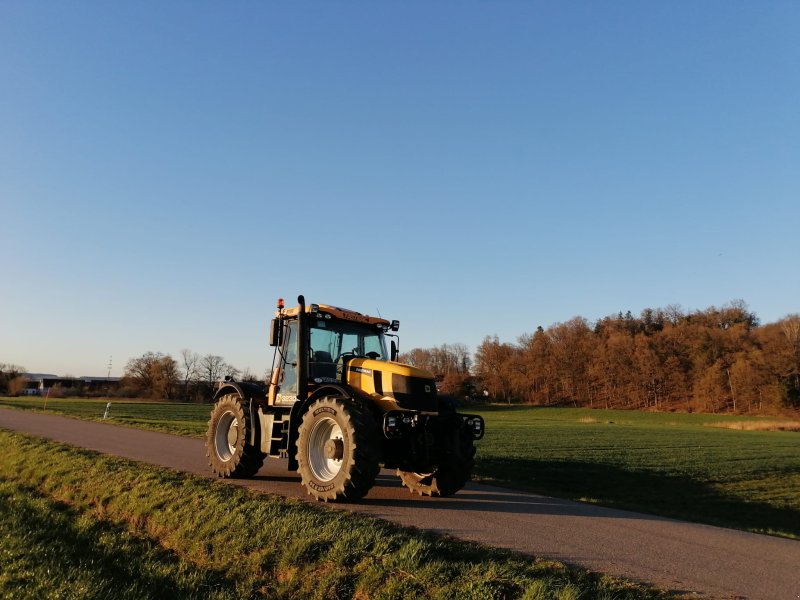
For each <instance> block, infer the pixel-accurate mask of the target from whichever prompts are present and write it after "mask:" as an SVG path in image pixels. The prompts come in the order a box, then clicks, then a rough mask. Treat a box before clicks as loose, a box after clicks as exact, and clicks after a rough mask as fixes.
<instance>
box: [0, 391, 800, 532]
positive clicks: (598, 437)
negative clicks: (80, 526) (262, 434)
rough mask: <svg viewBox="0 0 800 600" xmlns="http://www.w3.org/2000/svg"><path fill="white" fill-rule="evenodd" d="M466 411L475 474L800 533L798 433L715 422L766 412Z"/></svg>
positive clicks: (186, 418) (180, 420)
mask: <svg viewBox="0 0 800 600" xmlns="http://www.w3.org/2000/svg"><path fill="white" fill-rule="evenodd" d="M2 405H6V406H13V407H16V408H22V409H38V410H41V409H42V406H43V399H41V398H33V399H31V398H14V399H12V398H7V399H0V406H2ZM104 409H105V401H96V400H73V399H59V400H49V401H48V406H47V411H48V412H58V413H61V414H67V415H72V416H76V417H80V418H91V419H95V420H100V419H101V418H102V416H103V411H104ZM209 410H210V407H209V406H208V405H195V404H162V403H137V402H119V403H118V402H114V403H113V405H112V408H111V422H113V423H118V424H122V425H129V426H136V427H145V428H149V429H157V430H160V431H168V432H173V433H180V434H183V435H193V436H202V435H203V434H204V432H205V428H206V421H207V419H208V413H209ZM470 411H473V409H470ZM473 412H479V413H480V414H482V415H483V416H484V418H485V419H486V426H487V433H486V437H485V438H484V439H483V440H482V441H480V442H478V455H477V464H476V468H475V473H474V474H475V479H477V480H480V481H484V482H487V483H493V484H496V485H500V486H505V487H511V488H516V489H524V490H530V491H535V492H540V493H544V494H549V495H554V496H560V497H565V498H573V499H579V500H584V501H589V502H597V503H600V504H604V505H608V506H614V507H619V508H627V509H633V510H639V511H642V512H648V513H653V514H660V515H665V516H672V517H677V518H683V519H688V520H692V521H698V522H704V523H711V524H717V525H723V526H728V527H736V528H740V529H747V530H751V531H758V532H764V533H771V534H774V535H781V536H786V537H794V538H798V537H800V433H798V432H791V431H747V430H738V429H726V428H724V427H723V426H731V425H736V424H743V423H756V424H763V423H764V422H765V419H760V418H753V417H750V418H747V417H739V416H720V415H698V414H678V413H661V414H659V413H644V412H635V411H605V410H588V409H554V408H530V407H489V408H481V409H476V410H474V411H473ZM776 420H777V419H769V421H776ZM787 421H788V420H787Z"/></svg>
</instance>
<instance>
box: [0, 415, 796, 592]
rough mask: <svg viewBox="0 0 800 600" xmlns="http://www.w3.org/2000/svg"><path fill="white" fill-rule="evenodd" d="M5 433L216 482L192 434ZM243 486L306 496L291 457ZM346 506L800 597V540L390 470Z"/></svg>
mask: <svg viewBox="0 0 800 600" xmlns="http://www.w3.org/2000/svg"><path fill="white" fill-rule="evenodd" d="M0 427H3V428H7V429H14V430H18V431H24V432H28V433H32V434H35V435H39V436H42V437H46V438H50V439H54V440H58V441H61V442H65V443H68V444H72V445H75V446H81V447H84V448H89V449H92V450H96V451H98V452H103V453H106V454H113V455H116V456H123V457H126V458H131V459H134V460H139V461H143V462H147V463H152V464H156V465H161V466H164V467H169V468H172V469H176V470H179V471H184V472H188V473H194V474H197V475H204V476H211V473H210V471H209V468H208V466H207V464H206V456H205V448H204V444H203V442H202V441H200V440H196V439H192V438H186V437H180V436H174V435H167V434H163V433H155V432H150V431H144V430H140V429H132V428H127V427H118V426H114V425H110V424H105V423H93V422H88V421H79V420H77V419H70V418H65V417H58V416H55V415H42V414H35V413H29V412H24V411H17V410H11V409H0ZM479 452H480V449H479ZM0 460H2V459H0ZM234 483H236V484H237V485H243V486H245V487H248V488H251V489H254V490H257V491H260V492H270V493H277V494H281V495H283V496H291V497H295V498H305V497H306V496H305V493H304V490H303V488H302V487H301V486H300V478H299V475H297V474H296V473H289V472H287V470H286V462H285V461H277V460H267V462H266V464H265V465H264V468H263V469H262V470H261V471H260V472H259V474H258V475H257V476H256V477H255V478H253V479H250V480H237V481H235V482H234ZM336 507H337V508H338V507H341V508H344V509H346V510H351V511H354V512H360V513H364V514H367V515H370V516H373V517H379V518H382V519H386V520H389V521H393V522H395V523H399V524H401V525H408V526H415V527H419V528H422V529H429V530H432V531H437V532H440V533H444V534H448V535H452V536H455V537H459V538H463V539H468V540H474V541H477V542H481V543H485V544H490V545H492V546H498V547H503V548H510V549H512V550H517V551H520V552H524V553H527V554H531V555H535V556H539V557H543V558H551V559H555V560H559V561H563V562H566V563H569V564H573V565H579V566H582V567H585V568H587V569H590V570H592V571H598V572H602V573H608V574H610V575H616V576H621V577H626V578H629V579H633V580H637V581H642V582H645V583H649V584H653V585H656V586H658V587H661V588H663V589H670V590H677V591H682V592H686V593H694V594H698V595H700V596H702V597H709V598H725V599H730V598H749V599H762V600H772V599H774V600H797V599H800V541H794V540H786V539H780V538H773V537H769V536H763V535H756V534H752V533H745V532H741V531H735V530H730V529H723V528H719V527H711V526H707V525H697V524H693V523H685V522H681V521H675V520H671V519H665V518H662V517H655V516H652V515H645V514H639V513H633V512H626V511H619V510H612V509H608V508H601V507H597V506H593V505H590V504H582V503H578V502H571V501H568V500H560V499H557V498H548V497H545V496H538V495H535V494H528V493H524V492H516V491H510V490H506V489H501V488H496V487H490V486H485V485H477V484H470V485H468V486H467V487H466V488H465V489H464V490H462V491H461V492H459V493H458V494H456V495H455V496H452V497H450V498H420V497H419V496H412V495H411V494H410V493H409V492H408V491H407V490H406V489H405V488H403V487H402V486H401V485H400V481H399V479H398V478H397V477H395V476H394V475H393V474H392V473H390V472H388V471H383V472H381V474H380V475H379V477H378V481H377V484H376V486H375V487H374V488H373V489H372V490H371V491H370V493H369V494H368V495H367V497H366V498H364V499H363V500H362V501H361V502H359V503H357V504H346V505H336Z"/></svg>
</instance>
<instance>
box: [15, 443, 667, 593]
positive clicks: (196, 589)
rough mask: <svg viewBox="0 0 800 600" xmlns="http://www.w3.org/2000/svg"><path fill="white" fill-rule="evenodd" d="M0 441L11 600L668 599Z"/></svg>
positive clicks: (226, 489) (340, 515) (503, 555)
mask: <svg viewBox="0 0 800 600" xmlns="http://www.w3.org/2000/svg"><path fill="white" fill-rule="evenodd" d="M0 445H2V447H3V448H4V456H3V459H2V461H0V567H2V568H0V597H4V598H12V597H13V598H23V599H24V598H40V597H53V598H56V597H58V598H62V597H63V598H98V599H100V598H108V597H114V598H132V599H133V598H137V599H138V598H163V597H169V598H234V597H236V598H311V599H328V598H331V599H332V598H357V599H361V600H369V599H382V598H409V599H410V598H419V597H423V598H442V599H444V598H447V599H450V598H463V599H471V598H475V599H478V598H481V599H483V598H524V599H528V600H533V599H538V598H541V599H557V600H567V599H577V598H598V599H608V600H611V599H612V598H613V599H616V600H625V599H631V600H633V599H649V598H653V599H655V598H668V597H670V596H669V595H667V594H666V593H664V592H660V591H657V590H652V589H648V588H645V587H643V586H641V585H638V584H632V583H628V582H624V581H620V580H616V579H612V578H609V577H606V576H603V575H597V574H592V573H589V572H587V571H584V570H580V569H574V568H568V567H565V566H564V565H561V564H558V563H553V562H547V561H541V560H536V559H531V558H530V557H525V556H522V555H518V554H514V553H511V552H508V551H503V550H497V549H492V548H488V547H485V546H480V545H477V544H473V543H467V542H461V541H457V540H453V539H449V538H443V537H439V536H436V535H433V534H429V533H425V532H421V531H418V530H415V529H408V528H402V527H399V526H395V525H392V524H389V523H386V522H383V521H376V520H374V519H370V518H368V517H364V516H360V515H354V514H351V513H347V512H344V511H338V510H333V509H329V508H326V507H323V506H319V505H314V504H310V503H306V502H301V501H296V500H288V499H285V498H281V497H277V496H270V495H263V494H257V493H255V492H252V491H249V490H245V489H242V488H239V487H236V486H231V485H227V484H225V483H221V482H217V481H212V480H209V479H205V478H202V477H194V476H190V475H182V474H179V473H176V472H173V471H170V470H167V469H162V468H159V467H153V466H149V465H143V464H140V463H134V462H132V461H128V460H125V459H120V458H115V457H110V456H105V455H100V454H96V453H93V452H90V451H87V450H80V449H76V448H72V447H69V446H65V445H62V444H57V443H54V442H50V441H45V440H41V439H38V438H34V437H32V436H27V435H23V434H18V433H11V432H7V431H3V430H0Z"/></svg>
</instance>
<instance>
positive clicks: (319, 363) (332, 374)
mask: <svg viewBox="0 0 800 600" xmlns="http://www.w3.org/2000/svg"><path fill="white" fill-rule="evenodd" d="M309 367H310V368H309V370H310V371H311V373H310V376H311V379H316V378H317V377H323V378H326V379H336V365H335V364H334V363H333V357H332V356H331V354H330V352H325V351H324V350H316V351H315V352H314V357H313V360H312V361H311V364H310V365H309Z"/></svg>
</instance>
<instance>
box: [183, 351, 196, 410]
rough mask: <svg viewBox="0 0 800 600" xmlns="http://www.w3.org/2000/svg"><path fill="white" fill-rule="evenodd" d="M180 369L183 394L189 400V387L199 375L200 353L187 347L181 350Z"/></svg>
mask: <svg viewBox="0 0 800 600" xmlns="http://www.w3.org/2000/svg"><path fill="white" fill-rule="evenodd" d="M181 370H182V374H183V396H184V398H185V399H186V400H189V398H190V396H189V388H190V386H191V384H192V383H193V382H194V381H196V380H197V378H198V377H199V375H200V355H199V354H197V353H196V352H192V351H191V350H189V349H188V348H184V349H183V350H181Z"/></svg>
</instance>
